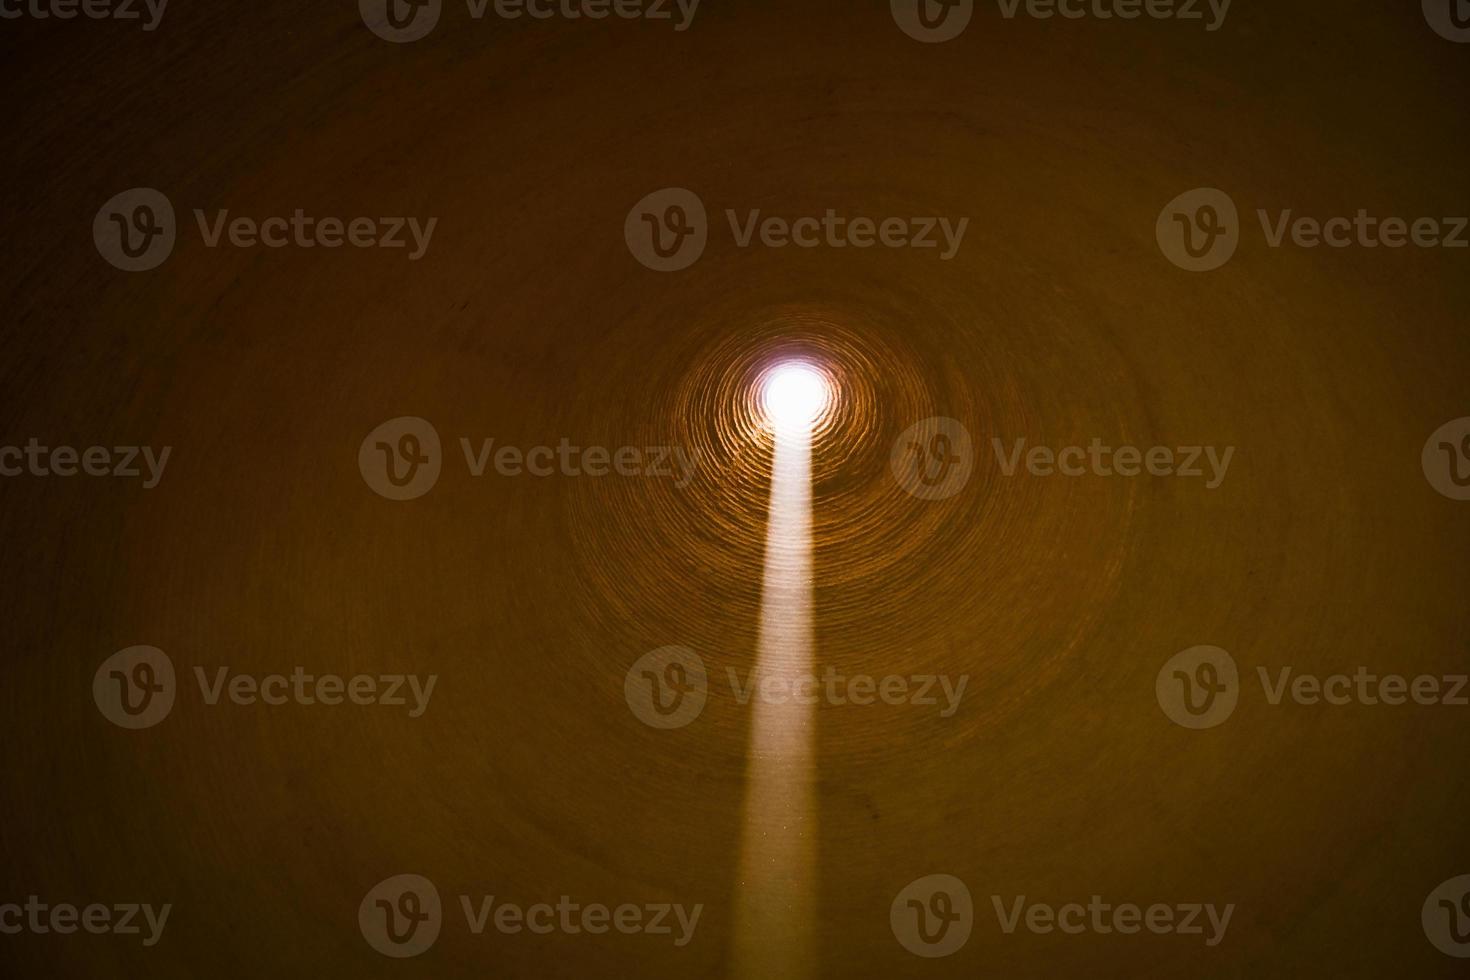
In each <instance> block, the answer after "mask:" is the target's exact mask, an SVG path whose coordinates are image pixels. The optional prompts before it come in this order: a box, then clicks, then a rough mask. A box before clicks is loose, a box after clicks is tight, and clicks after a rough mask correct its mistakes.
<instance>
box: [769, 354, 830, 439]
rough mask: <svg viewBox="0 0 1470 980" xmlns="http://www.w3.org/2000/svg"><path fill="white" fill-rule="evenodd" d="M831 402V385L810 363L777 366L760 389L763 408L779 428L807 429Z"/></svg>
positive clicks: (794, 362)
mask: <svg viewBox="0 0 1470 980" xmlns="http://www.w3.org/2000/svg"><path fill="white" fill-rule="evenodd" d="M831 399H832V386H831V385H830V384H829V383H828V381H827V378H826V376H825V375H823V374H822V372H821V371H819V370H817V369H816V368H815V367H813V366H812V365H810V364H805V363H803V362H801V361H788V362H787V363H785V364H778V365H777V366H776V367H775V368H773V369H772V370H771V372H770V374H768V375H767V376H766V378H765V381H764V383H763V384H762V386H761V408H762V409H764V410H765V413H766V417H767V418H768V419H770V420H771V423H772V424H773V425H775V426H776V427H777V428H780V429H795V430H800V429H807V428H810V427H811V425H812V423H814V422H816V420H817V419H819V418H821V417H822V412H824V411H825V410H826V408H827V403H828V402H829V401H831Z"/></svg>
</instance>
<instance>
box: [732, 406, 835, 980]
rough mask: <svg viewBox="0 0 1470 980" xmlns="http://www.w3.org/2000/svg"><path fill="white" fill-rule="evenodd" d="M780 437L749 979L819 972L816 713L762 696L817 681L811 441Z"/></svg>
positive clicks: (758, 747) (743, 926) (751, 763)
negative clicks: (769, 684)
mask: <svg viewBox="0 0 1470 980" xmlns="http://www.w3.org/2000/svg"><path fill="white" fill-rule="evenodd" d="M775 435H776V452H775V463H774V466H773V468H772V473H771V501H770V518H769V522H768V525H767V531H766V560H765V581H764V588H763V593H762V598H761V621H760V636H759V643H758V649H757V658H756V673H755V678H754V683H755V684H756V685H757V687H756V688H755V695H754V696H753V697H752V698H751V704H752V705H753V714H752V717H751V729H750V751H749V753H748V755H747V758H748V763H747V770H746V793H745V808H744V814H743V820H742V825H741V840H740V865H739V874H740V878H739V882H738V891H737V893H736V903H735V920H734V953H735V956H734V966H735V970H734V975H735V976H736V977H740V978H749V980H769V978H775V977H781V978H801V977H809V976H813V975H815V973H816V937H815V932H814V930H815V925H816V848H817V841H816V805H815V799H814V797H815V790H814V785H813V784H814V780H815V773H816V767H815V761H816V760H815V749H814V740H815V719H814V712H815V708H814V706H813V705H810V704H802V703H800V702H799V701H798V700H797V699H796V698H793V697H786V698H782V699H779V700H781V701H782V702H784V703H774V702H775V701H776V700H777V699H772V698H763V697H761V695H760V688H759V684H760V683H761V682H762V681H763V680H764V679H766V678H776V679H777V680H778V681H779V682H780V683H779V684H778V685H776V686H775V687H774V689H775V690H779V691H786V692H792V691H795V690H797V689H796V688H795V684H796V682H797V681H798V680H799V679H800V678H802V677H807V676H810V675H811V674H812V646H813V641H812V484H811V455H812V433H811V428H810V425H806V426H796V425H790V424H786V425H778V426H777V427H776V433H775Z"/></svg>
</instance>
